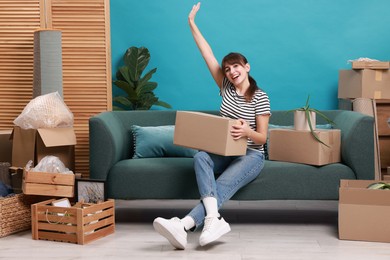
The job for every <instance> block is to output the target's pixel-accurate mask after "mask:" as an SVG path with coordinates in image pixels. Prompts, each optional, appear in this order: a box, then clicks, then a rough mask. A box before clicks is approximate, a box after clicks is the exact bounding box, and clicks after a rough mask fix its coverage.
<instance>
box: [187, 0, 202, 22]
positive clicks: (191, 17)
mask: <svg viewBox="0 0 390 260" xmlns="http://www.w3.org/2000/svg"><path fill="white" fill-rule="evenodd" d="M199 9H200V2H199V3H197V4H196V5H194V6H193V7H192V10H191V12H190V14H189V15H188V22H189V23H193V22H194V21H195V16H196V14H197V13H198V11H199Z"/></svg>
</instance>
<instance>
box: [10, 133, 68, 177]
mask: <svg viewBox="0 0 390 260" xmlns="http://www.w3.org/2000/svg"><path fill="white" fill-rule="evenodd" d="M11 138H12V140H13V141H12V166H15V167H22V168H24V167H25V166H26V164H27V162H28V161H30V160H32V161H33V164H34V165H37V164H38V163H39V161H40V160H41V159H42V158H43V157H45V156H47V155H53V156H57V157H58V158H60V160H61V161H62V162H63V163H64V165H65V166H66V167H67V168H69V169H70V170H74V164H75V162H74V160H75V159H74V146H75V145H76V135H75V132H74V129H73V128H42V129H22V128H20V127H18V126H15V127H14V129H13V132H12V135H11Z"/></svg>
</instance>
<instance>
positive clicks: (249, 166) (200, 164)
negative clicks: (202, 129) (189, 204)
mask: <svg viewBox="0 0 390 260" xmlns="http://www.w3.org/2000/svg"><path fill="white" fill-rule="evenodd" d="M263 167H264V154H263V153H262V152H260V151H258V150H253V149H247V151H246V155H243V156H221V155H216V154H211V153H207V152H202V151H201V152H198V153H197V154H195V156H194V168H195V173H196V180H197V183H198V189H199V193H200V196H201V199H203V198H205V197H215V198H216V199H217V202H218V209H219V208H221V207H222V205H223V203H224V202H225V201H227V200H229V199H230V198H231V197H233V195H234V194H235V193H236V192H237V191H238V190H239V189H241V188H242V187H244V186H245V185H247V184H248V183H250V182H251V181H253V180H254V179H255V178H256V177H257V176H258V175H259V174H260V171H261V170H262V169H263ZM187 216H190V217H192V218H193V219H194V221H195V225H196V227H199V226H201V225H202V224H203V221H204V218H205V216H206V210H205V208H204V206H203V204H202V203H199V204H198V205H196V206H195V207H194V208H193V209H192V210H191V212H190V213H188V215H187Z"/></svg>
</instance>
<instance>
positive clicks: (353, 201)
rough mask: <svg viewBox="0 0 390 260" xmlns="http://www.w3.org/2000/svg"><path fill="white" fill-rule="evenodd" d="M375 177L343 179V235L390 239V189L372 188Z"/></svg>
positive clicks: (369, 238)
mask: <svg viewBox="0 0 390 260" xmlns="http://www.w3.org/2000/svg"><path fill="white" fill-rule="evenodd" d="M374 182H378V181H374V180H341V181H340V189H339V195H340V196H339V238H340V239H346V240H360V241H372V242H390V225H388V222H389V219H390V199H389V197H390V190H371V189H367V186H368V185H370V184H372V183H374Z"/></svg>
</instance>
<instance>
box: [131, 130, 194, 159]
mask: <svg viewBox="0 0 390 260" xmlns="http://www.w3.org/2000/svg"><path fill="white" fill-rule="evenodd" d="M131 130H132V131H133V136H134V156H133V159H136V158H153V157H193V156H194V155H195V153H196V152H197V150H194V149H191V148H186V147H182V146H178V145H175V144H173V134H174V130H175V126H173V125H165V126H138V125H133V126H131Z"/></svg>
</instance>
